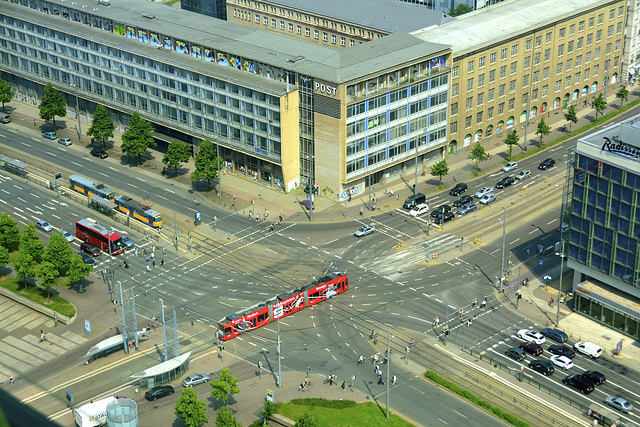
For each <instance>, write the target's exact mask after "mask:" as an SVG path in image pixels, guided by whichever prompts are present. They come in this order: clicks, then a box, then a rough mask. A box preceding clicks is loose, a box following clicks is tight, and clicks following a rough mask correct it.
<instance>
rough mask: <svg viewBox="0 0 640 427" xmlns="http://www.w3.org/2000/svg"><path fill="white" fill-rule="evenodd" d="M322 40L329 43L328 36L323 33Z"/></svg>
mask: <svg viewBox="0 0 640 427" xmlns="http://www.w3.org/2000/svg"><path fill="white" fill-rule="evenodd" d="M322 40H323V41H325V42H326V41H329V34H327V33H325V32H323V33H322Z"/></svg>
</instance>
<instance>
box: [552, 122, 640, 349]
mask: <svg viewBox="0 0 640 427" xmlns="http://www.w3.org/2000/svg"><path fill="white" fill-rule="evenodd" d="M638 141H640V115H638V116H635V117H632V118H630V119H627V120H625V121H623V122H620V123H617V124H615V125H612V126H609V127H607V128H605V129H602V130H600V131H597V132H594V133H592V134H590V135H588V136H585V137H583V138H580V139H579V140H578V143H577V145H576V147H575V148H574V149H573V150H571V151H570V152H569V154H570V155H569V164H568V173H567V191H566V197H565V201H564V203H563V205H564V212H565V213H564V215H563V218H564V221H567V222H568V223H569V224H570V231H569V232H568V233H567V237H568V238H567V239H566V240H567V248H566V249H565V253H566V254H567V256H568V260H567V266H568V267H569V268H572V269H573V271H574V281H573V293H574V295H575V298H576V301H575V304H574V308H575V310H577V311H579V312H581V313H583V314H585V315H588V316H591V317H593V318H595V319H597V320H598V321H600V322H603V323H606V324H608V325H610V326H612V327H614V328H616V329H618V330H620V331H622V332H624V333H627V334H629V335H632V336H634V337H635V338H636V339H637V338H640V310H638V308H639V307H640V305H639V302H640V290H639V289H638V287H639V285H640V143H639V142H638ZM585 281H587V282H590V283H589V285H585V284H584V282H585ZM616 300H619V301H622V304H616V303H615V301H616ZM634 307H635V309H634Z"/></svg>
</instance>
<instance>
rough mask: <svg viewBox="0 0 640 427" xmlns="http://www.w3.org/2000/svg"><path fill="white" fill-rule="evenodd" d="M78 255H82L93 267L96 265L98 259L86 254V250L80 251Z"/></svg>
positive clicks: (86, 262) (85, 261)
mask: <svg viewBox="0 0 640 427" xmlns="http://www.w3.org/2000/svg"><path fill="white" fill-rule="evenodd" d="M78 255H80V256H81V257H82V260H83V261H84V263H85V264H89V265H90V266H91V267H95V266H96V260H95V259H93V258H91V257H90V256H89V255H87V254H85V253H84V252H78Z"/></svg>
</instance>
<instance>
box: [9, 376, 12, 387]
mask: <svg viewBox="0 0 640 427" xmlns="http://www.w3.org/2000/svg"><path fill="white" fill-rule="evenodd" d="M9 385H13V375H11V376H10V377H9Z"/></svg>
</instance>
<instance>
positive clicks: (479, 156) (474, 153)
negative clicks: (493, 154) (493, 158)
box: [469, 141, 487, 171]
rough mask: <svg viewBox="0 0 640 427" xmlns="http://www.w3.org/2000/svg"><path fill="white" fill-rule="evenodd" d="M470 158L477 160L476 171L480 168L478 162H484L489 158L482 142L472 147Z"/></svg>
mask: <svg viewBox="0 0 640 427" xmlns="http://www.w3.org/2000/svg"><path fill="white" fill-rule="evenodd" d="M469 160H475V161H476V171H477V170H478V169H479V168H478V162H484V161H485V160H487V153H486V151H484V147H483V146H482V144H480V141H478V142H476V145H474V146H473V148H472V149H471V153H469Z"/></svg>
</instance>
